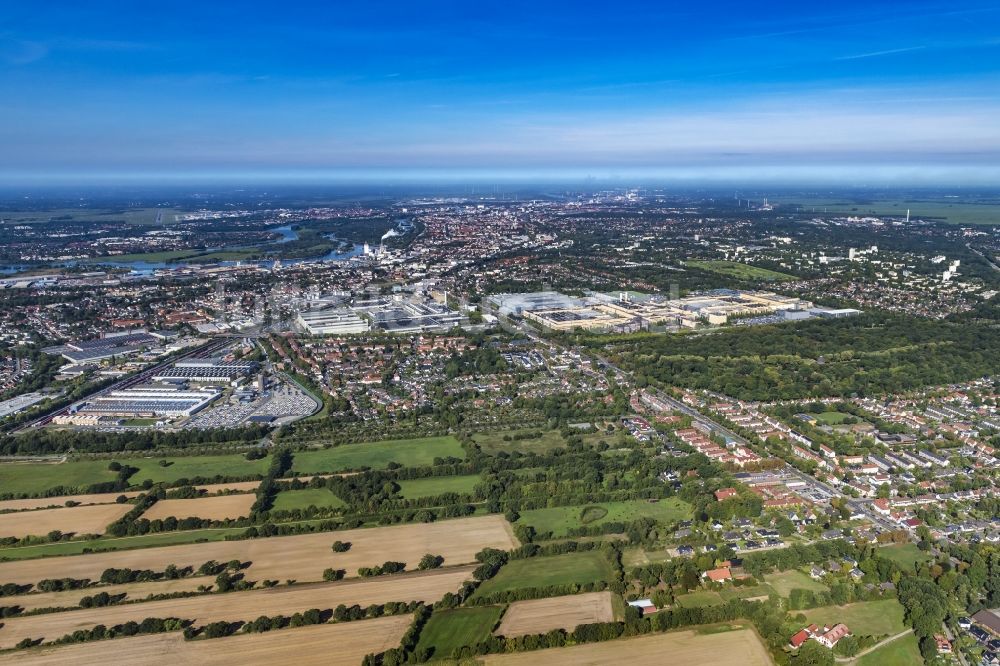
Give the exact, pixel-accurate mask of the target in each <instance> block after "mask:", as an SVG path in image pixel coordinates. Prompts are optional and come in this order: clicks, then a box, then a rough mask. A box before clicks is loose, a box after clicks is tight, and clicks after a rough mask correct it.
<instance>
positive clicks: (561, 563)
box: [474, 551, 614, 598]
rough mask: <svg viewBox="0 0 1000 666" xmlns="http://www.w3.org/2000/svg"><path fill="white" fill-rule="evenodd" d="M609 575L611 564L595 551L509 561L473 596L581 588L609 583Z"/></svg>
mask: <svg viewBox="0 0 1000 666" xmlns="http://www.w3.org/2000/svg"><path fill="white" fill-rule="evenodd" d="M613 575H614V573H613V571H612V570H611V564H610V563H609V562H608V560H607V558H606V557H604V555H602V554H601V553H600V552H598V551H587V552H585V553H566V554H565V555H554V556H552V557H531V558H528V559H524V560H511V561H510V562H508V563H507V564H506V565H504V567H503V568H501V569H500V571H499V573H497V575H496V576H494V577H493V578H491V579H489V580H488V581H486V582H484V583H483V584H482V585H480V586H479V589H478V590H476V594H475V595H474V597H475V598H479V597H484V596H487V595H490V594H493V593H494V592H506V591H508V590H520V589H524V588H529V587H547V586H549V585H573V584H576V585H583V584H585V583H594V582H597V581H600V580H604V581H607V580H611V578H612V576H613Z"/></svg>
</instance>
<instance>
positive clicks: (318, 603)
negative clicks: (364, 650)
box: [0, 567, 472, 649]
mask: <svg viewBox="0 0 1000 666" xmlns="http://www.w3.org/2000/svg"><path fill="white" fill-rule="evenodd" d="M471 572H472V568H471V567H461V568H457V569H439V570H435V571H430V572H419V573H415V574H407V575H400V576H394V577H391V578H390V577H386V578H382V579H372V580H354V581H344V582H338V583H313V584H309V585H291V586H289V585H279V586H278V587H273V588H269V589H260V590H250V591H247V592H229V593H227V594H209V595H202V596H196V597H183V598H177V599H161V600H159V601H146V602H142V603H136V604H120V605H117V606H107V607H104V608H87V609H81V610H74V611H66V612H62V613H46V614H42V615H28V616H25V617H15V618H8V619H5V620H4V625H3V627H2V628H0V649H2V648H10V647H13V646H14V645H15V644H16V643H17V642H18V641H20V640H22V639H24V638H32V639H35V640H37V639H39V638H42V639H44V641H45V642H50V641H53V640H55V639H57V638H59V637H61V636H64V635H65V634H69V633H72V632H74V631H76V630H78V629H89V628H91V627H95V626H97V625H99V624H103V625H105V626H109V627H110V626H113V625H116V624H121V623H123V622H128V621H129V620H134V621H136V622H139V621H142V619H143V618H147V617H177V618H181V619H190V620H195V621H196V625H198V626H201V625H205V624H208V623H210V622H219V621H227V622H236V621H240V620H253V619H255V618H257V617H259V616H261V615H268V616H273V615H285V616H290V615H292V614H294V613H297V612H301V611H304V610H308V609H310V608H318V609H320V610H325V609H330V610H332V609H334V608H336V607H337V606H338V605H340V604H344V605H347V606H352V605H354V604H359V605H361V606H362V607H365V606H369V605H371V604H383V603H386V602H388V601H407V602H408V601H432V600H437V599H440V598H441V597H442V596H443V595H444V594H445V592H449V591H451V592H454V591H457V590H458V588H459V587H460V586H461V585H462V582H463V581H465V580H467V579H469V577H470V576H471ZM95 590H96V588H95ZM81 596H82V595H81Z"/></svg>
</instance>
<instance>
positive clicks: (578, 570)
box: [0, 551, 613, 598]
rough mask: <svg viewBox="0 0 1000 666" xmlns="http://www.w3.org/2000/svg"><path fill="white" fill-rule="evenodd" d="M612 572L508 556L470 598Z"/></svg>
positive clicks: (576, 556)
mask: <svg viewBox="0 0 1000 666" xmlns="http://www.w3.org/2000/svg"><path fill="white" fill-rule="evenodd" d="M0 573H2V569H0ZM612 575H613V573H612V571H611V564H610V563H609V562H608V560H607V558H606V557H604V555H603V554H601V553H600V552H598V551H588V552H586V553H566V554H565V555H554V556H552V557H532V558H528V559H524V560H511V561H510V562H508V563H507V564H506V565H504V567H503V568H501V569H500V572H499V573H497V575H496V576H494V577H493V578H491V579H489V580H487V581H485V582H484V583H483V584H482V585H480V586H479V589H478V590H476V594H475V595H474V598H480V597H484V596H487V595H489V594H493V593H494V592H506V591H508V590H520V589H523V588H529V587H546V586H549V585H573V584H577V585H583V584H585V583H594V582H597V581H600V580H611V577H612ZM0 578H2V576H0Z"/></svg>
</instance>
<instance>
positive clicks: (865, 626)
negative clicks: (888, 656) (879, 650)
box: [796, 599, 906, 636]
mask: <svg viewBox="0 0 1000 666" xmlns="http://www.w3.org/2000/svg"><path fill="white" fill-rule="evenodd" d="M796 612H798V613H802V614H804V615H805V616H806V620H807V621H809V622H815V623H816V624H820V625H822V624H828V625H830V626H833V625H834V624H837V623H838V622H843V623H844V624H846V625H847V626H848V627H850V629H851V631H852V632H853V633H855V634H857V635H859V636H878V635H881V634H888V635H892V634H898V633H899V632H901V631H903V630H904V629H906V625H905V624H904V623H903V606H902V605H901V604H900V603H899V602H898V601H896V599H879V600H877V601H861V602H858V603H855V604H847V605H846V606H821V607H820V608H811V609H809V610H803V611H796Z"/></svg>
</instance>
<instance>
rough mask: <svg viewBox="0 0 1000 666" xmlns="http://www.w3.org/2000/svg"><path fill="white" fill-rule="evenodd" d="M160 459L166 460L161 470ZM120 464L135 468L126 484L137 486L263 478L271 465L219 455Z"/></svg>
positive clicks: (268, 461) (265, 461)
mask: <svg viewBox="0 0 1000 666" xmlns="http://www.w3.org/2000/svg"><path fill="white" fill-rule="evenodd" d="M161 460H166V461H167V463H168V464H167V465H166V466H165V467H164V466H163V465H161V464H160V461H161ZM121 462H122V463H127V464H129V465H131V466H132V467H137V468H139V471H138V472H136V473H135V474H133V475H132V476H131V477H130V478H129V482H130V483H133V484H139V483H142V482H143V481H145V480H146V479H150V480H151V481H152V482H153V483H160V482H166V483H174V482H175V481H177V480H178V479H193V478H195V477H202V478H204V479H212V478H215V477H216V476H223V477H234V476H235V477H240V476H251V475H254V474H258V475H261V476H263V475H264V473H265V472H267V468H268V466H269V465H270V464H271V458H270V456H268V457H265V458H261V459H260V460H247V459H246V457H244V456H243V455H241V454H238V453H233V454H229V455H222V456H176V457H166V458H128V459H123V460H122V461H121Z"/></svg>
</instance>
